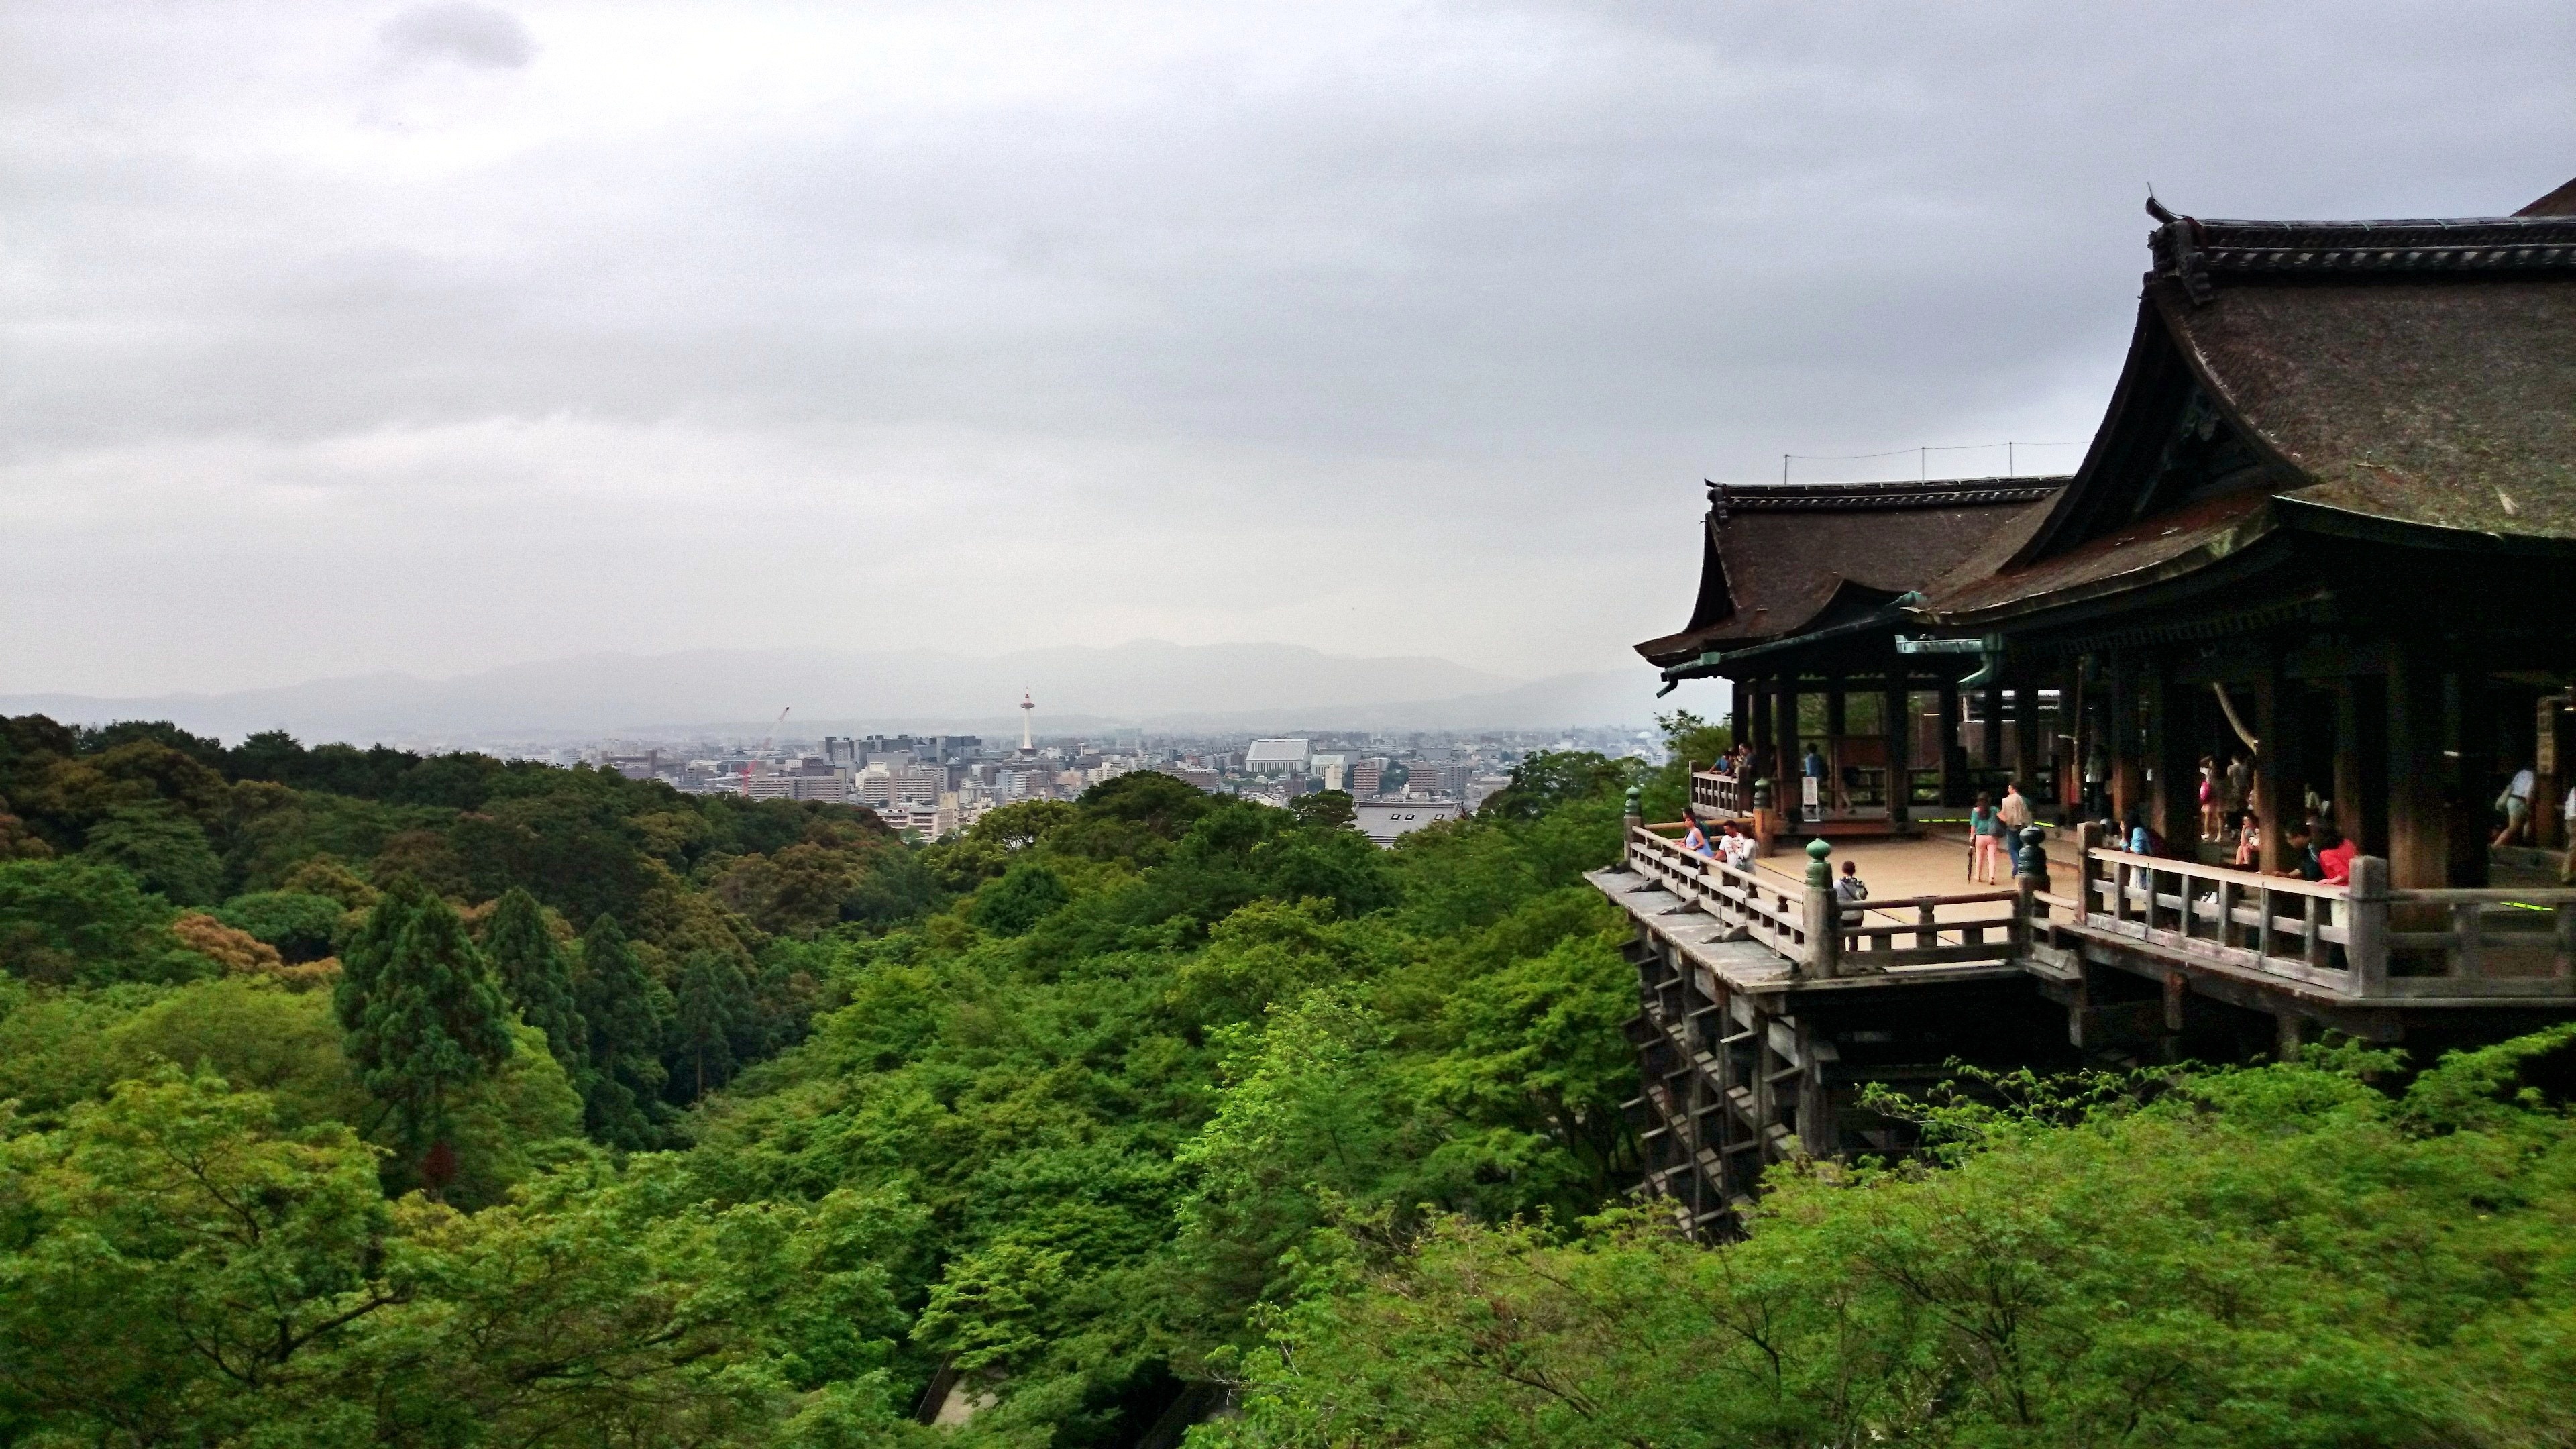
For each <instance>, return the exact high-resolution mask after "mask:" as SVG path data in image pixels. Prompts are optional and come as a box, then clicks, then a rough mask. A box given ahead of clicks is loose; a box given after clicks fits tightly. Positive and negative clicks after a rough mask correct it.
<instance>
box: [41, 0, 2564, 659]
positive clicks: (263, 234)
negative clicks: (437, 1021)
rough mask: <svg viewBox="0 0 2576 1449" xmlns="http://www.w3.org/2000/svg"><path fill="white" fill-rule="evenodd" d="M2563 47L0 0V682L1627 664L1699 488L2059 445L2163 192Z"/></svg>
mask: <svg viewBox="0 0 2576 1449" xmlns="http://www.w3.org/2000/svg"><path fill="white" fill-rule="evenodd" d="M2571 61H2576V7H2570V6H2569V5H2567V4H2566V3H2564V0H2530V3H2476V0H2467V3H2463V0H2443V3H2438V4H2436V3H2424V4H2408V5H2394V4H2371V3H2349V0H2347V3H2333V4H2327V3H2309V4H2296V5H2289V4H2280V5H2258V4H2246V3H2242V0H2220V3H2177V0H2156V3H2152V4H2134V5H2114V4H2104V3H2086V4H2081V5H2068V4H2064V3H2062V0H2055V3H2034V4H2028V5H2012V4H1978V5H1969V6H1961V5H1933V4H1918V5H1909V6H1893V5H1869V4H1844V3H1833V4H1817V3H1813V0H1799V3H1788V4H1739V3H1696V4H1634V5H1594V6H1578V5H1562V6H1559V5H1547V4H1508V3H1497V0H1486V3H1478V4H1462V5H1440V4H1407V3H1396V0H1379V3H1366V4H1336V3H1330V0H1301V3H1294V4H1277V3H1272V4H1260V5H1244V6H1235V5H1226V4H1218V3H1211V0H1177V3H1170V4H1122V3H1112V0H1085V3H1080V4H1070V3H1056V4H1047V5H1019V4H979V3H970V0H938V3H926V4H918V5H911V4H865V3H855V0H841V3H830V4H815V5H810V6H793V5H761V4H750V3H741V0H734V3H726V4H721V5H718V4H705V5H677V4H656V3H650V0H616V3H614V4H602V5H595V6H581V5H556V4H545V3H510V4H505V5H484V4H466V3H441V4H429V5H417V6H410V7H406V6H403V5H400V4H383V5H373V4H363V3H346V0H332V3H324V0H310V3H302V4H269V5H257V4H249V3H243V0H226V3H216V4H190V3H184V0H154V3H148V4H130V5H129V4H118V3H114V0H74V3H62V4H48V3H42V0H12V3H9V4H8V5H6V6H5V8H0V166H5V170H0V194H5V208H0V326H5V334H0V348H5V352H0V388H5V412H4V413H0V432H5V445H0V692H21V691H29V690H40V689H61V690H78V691H88V692H99V693H141V692H158V691H162V690H169V689H222V688H234V687H241V686H248V685H256V684H268V683H281V682H288V681H293V680H299V679H305V678H311V677H315V676H320V675H328V674H339V673H350V672H357V671H362V670H370V669H385V668H392V669H405V670H411V671H415V672H421V673H427V674H446V673H452V672H457V671H462V670H469V669H475V668H480V667H485V666H490V665H497V664H503V663H508V662H514V661H521V660H530V659H541V658H547V657H551V656H555V655H560V654H566V653H572V652H576V651H581V650H590V649H622V650H633V651H646V652H649V651H662V650H672V649H682V648H699V647H708V646H723V645H751V646H758V645H781V644H792V645H815V644H826V645H829V644H846V645H852V646H858V647H887V646H898V645H922V644H929V645H946V646H950V647H954V648H957V649H959V650H961V651H967V652H985V651H1000V650H1004V649H1010V648H1019V647H1026V646H1034V645H1046V644H1056V643H1102V644H1108V643H1116V642H1120V641H1123V640H1126V639H1131V638H1138V637H1156V638H1164V639H1172V640H1178V641H1182V642H1187V643H1203V642H1217V641H1228V640H1280V641H1287V642H1293V643H1303V644H1312V645H1315V646H1317V647H1321V648H1325V649H1329V650H1335V651H1340V652H1349V653H1360V654H1410V653H1427V654H1438V655H1445V656H1447V657H1449V658H1453V659H1456V660H1458V661H1460V662H1463V663H1467V664H1470V665H1475V666H1478V667H1482V668H1486V669H1491V670H1496V671H1499V672H1502V673H1506V674H1511V675H1519V676H1535V675H1541V674H1547V673H1553V672H1557V671H1561V670H1572V669H1595V668H1606V667H1619V666H1620V665H1622V664H1623V663H1633V656H1632V655H1629V654H1628V653H1627V646H1628V645H1629V644H1630V643H1631V642H1633V641H1634V640H1636V639H1638V638H1640V637H1644V636H1647V635H1651V634H1656V633H1661V632H1665V631H1667V630H1669V629H1671V628H1674V627H1677V626H1678V625H1679V624H1680V623H1681V622H1682V617H1683V615H1684V614H1685V613H1686V612H1687V608H1688V601H1689V595H1690V591H1691V588H1692V585H1693V582H1694V573H1695V570H1696V568H1697V552H1696V550H1697V543H1696V539H1695V536H1694V534H1693V531H1692V530H1693V527H1694V522H1695V520H1696V518H1697V516H1698V514H1699V512H1700V509H1701V507H1702V490H1701V488H1700V486H1699V484H1700V479H1701V478H1703V477H1721V478H1737V479H1745V480H1756V481H1758V480H1763V479H1773V478H1777V477H1778V476H1779V468H1780V454H1782V453H1783V452H1797V453H1810V454H1835V453H1862V452H1870V451H1875V450H1880V449H1898V448H1911V447H1914V446H1916V445H1918V444H1931V445H1956V444H1981V443H1987V442H1994V441H2001V440H2004V439H2008V438H2009V439H2017V440H2020V441H2022V442H2024V443H2025V444H2029V445H2034V446H2025V447H2024V448H2022V449H2020V450H2019V462H2020V463H2021V465H2022V467H2023V469H2024V470H2025V471H2032V470H2044V469H2048V468H2065V467H2070V466H2072V464H2073V463H2074V461H2075V460H2076V459H2077V457H2078V456H2080V451H2081V450H2080V447H2063V446H2061V447H2055V448H2049V447H2041V446H2035V445H2038V444H2046V443H2060V444H2063V443H2070V442H2072V443H2080V442H2081V441H2082V440H2084V439H2086V438H2088V437H2089V436H2090V434H2091V431H2092V428H2093V425H2094V423H2095V422H2096V421H2097V419H2098V417H2099V415H2100V411H2101V408H2102V405H2103V403H2104V401H2105V399H2106V396H2107V393H2108V390H2109V386H2110V383H2111V380H2112V378H2113V376H2114V374H2115V371H2116V368H2117V365H2118V361H2119V356H2120V351H2121V348H2122V346H2123V345H2124V343H2125V341H2126V338H2127V333H2128V328H2129V324H2130V321H2131V317H2132V315H2133V308H2134V305H2135V297H2136V290H2137V279H2138V274H2139V273H2140V271H2141V270H2142V269H2143V267H2144V265H2145V262H2146V253H2145V247H2144V240H2145V234H2146V231H2147V228H2148V226H2149V225H2150V223H2149V222H2148V220H2147V218H2146V217H2145V215H2144V214H2143V213H2142V212H2141V210H2140V200H2141V198H2142V197H2143V195H2144V193H2145V190H2146V187H2147V185H2148V184H2149V183H2150V182H2152V183H2153V184H2154V185H2155V187H2156V188H2157V191H2158V193H2159V195H2161V196H2162V197H2163V198H2164V199H2165V200H2166V201H2167V202H2168V203H2169V204H2171V205H2172V206H2174V207H2175V208H2176V209H2178V210H2183V211H2188V212H2196V213H2198V214H2201V215H2206V216H2289V217H2317V216H2323V217H2356V216H2421V215H2444V216H2456V215H2492V214H2497V213H2502V212H2507V211H2510V210H2512V209H2514V208H2515V207H2517V206H2520V205H2522V204H2523V203H2525V202H2527V201H2529V200H2530V199H2532V198H2533V197H2535V196H2538V195H2539V194H2541V193H2542V192H2544V191H2546V190H2548V189H2549V188H2550V187H2552V186H2554V185H2556V184H2557V183H2559V182H2561V181H2564V180H2566V179H2568V177H2569V176H2570V175H2571V174H2576V83H2571V81H2570V79H2569V77H2570V76H2571V75H2576V64H2571ZM1932 456H1933V466H1934V469H1935V471H1936V472H1949V473H1953V474H1967V473H1979V472H1989V471H1991V472H2000V471H2002V470H2003V463H2004V458H2003V454H2002V451H2001V450H2000V449H1998V450H1995V451H1993V452H1988V453H1977V452H1954V453H1949V454H1938V453H1936V454H1934V455H1932ZM1832 469H1839V470H1840V471H1839V472H1834V471H1828V470H1832ZM1913 471H1914V460H1913V459H1912V458H1911V457H1908V458H1904V459H1886V460H1881V461H1878V462H1858V463H1842V464H1825V463H1817V464H1812V465H1800V468H1799V471H1798V472H1797V474H1796V475H1795V476H1797V477H1802V478H1811V479H1824V478H1829V477H1837V476H1839V477H1864V476H1911V474H1912V473H1913Z"/></svg>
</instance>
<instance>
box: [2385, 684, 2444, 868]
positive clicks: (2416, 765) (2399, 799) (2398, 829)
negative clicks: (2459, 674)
mask: <svg viewBox="0 0 2576 1449" xmlns="http://www.w3.org/2000/svg"><path fill="white" fill-rule="evenodd" d="M2385 692H2386V695H2387V705H2388V883H2389V885H2390V886H2392V887H2394V888H2396V889H2398V890H2423V889H2428V888H2437V887H2440V886H2442V885H2444V884H2445V883H2446V881H2447V877H2448V875H2449V866H2448V862H2447V852H2448V849H2449V847H2448V845H2447V844H2446V842H2445V840H2444V838H2443V822H2444V816H2445V813H2446V812H2445V811H2444V809H2443V805H2442V795H2443V789H2442V785H2443V775H2444V773H2445V771H2444V768H2443V767H2444V764H2445V761H2444V759H2443V755H2442V749H2443V745H2442V679H2441V673H2440V670H2439V669H2438V667H2437V666H2436V665H2435V663H2434V661H2433V658H2432V655H2431V653H2430V651H2428V650H2425V649H2423V648H2421V647H2414V648H2408V649H2404V650H2402V651H2400V653H2399V655H2398V657H2397V658H2396V659H2395V660H2394V661H2393V662H2392V663H2391V665H2390V667H2389V671H2388V682H2387V685H2386V690H2385Z"/></svg>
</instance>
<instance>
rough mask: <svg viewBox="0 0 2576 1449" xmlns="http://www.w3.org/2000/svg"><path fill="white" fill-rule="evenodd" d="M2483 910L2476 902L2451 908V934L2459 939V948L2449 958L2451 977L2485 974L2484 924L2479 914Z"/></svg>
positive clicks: (2463, 903)
mask: <svg viewBox="0 0 2576 1449" xmlns="http://www.w3.org/2000/svg"><path fill="white" fill-rule="evenodd" d="M2484 909H2485V908H2484V907H2483V906H2481V905H2479V904H2478V903H2477V902H2476V901H2462V902H2460V903H2458V904H2456V905H2454V906H2452V907H2451V934H2452V935H2454V936H2456V937H2458V938H2459V943H2460V944H2459V948H2458V951H2457V953H2456V954H2455V955H2453V956H2452V957H2451V969H2450V970H2449V972H2448V973H2447V974H2449V975H2452V976H2484V975H2486V974H2487V958H2486V922H2485V920H2484V919H2483V918H2482V917H2481V915H2480V914H2479V913H2480V912H2481V911H2483V910H2484Z"/></svg>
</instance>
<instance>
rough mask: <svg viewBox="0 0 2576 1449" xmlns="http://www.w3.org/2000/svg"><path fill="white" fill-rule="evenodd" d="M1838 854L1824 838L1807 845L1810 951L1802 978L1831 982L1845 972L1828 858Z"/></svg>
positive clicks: (1801, 963)
mask: <svg viewBox="0 0 2576 1449" xmlns="http://www.w3.org/2000/svg"><path fill="white" fill-rule="evenodd" d="M1833 853H1834V847H1833V845H1832V844H1831V843H1830V842H1828V841H1827V840H1826V839H1825V838H1824V837H1823V836H1821V835H1820V836H1817V837H1816V838H1815V839H1813V840H1810V841H1808V842H1807V890H1806V900H1805V901H1804V902H1802V903H1801V904H1802V905H1803V907H1804V912H1805V920H1806V928H1807V949H1806V951H1805V953H1804V954H1803V956H1802V957H1801V959H1800V960H1799V962H1798V970H1799V973H1800V974H1801V975H1804V976H1808V977H1811V978H1816V979H1821V980H1831V979H1832V978H1834V977H1835V976H1837V975H1840V974H1841V972H1842V961H1843V930H1842V920H1841V912H1840V911H1839V910H1837V909H1836V902H1835V900H1834V868H1833V866H1832V865H1831V864H1830V863H1828V862H1827V861H1826V859H1825V857H1827V856H1829V855H1832V854H1833Z"/></svg>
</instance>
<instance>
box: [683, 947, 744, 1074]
mask: <svg viewBox="0 0 2576 1449" xmlns="http://www.w3.org/2000/svg"><path fill="white" fill-rule="evenodd" d="M675 994H676V995H677V997H678V998H679V1000H678V1003H677V1009H676V1010H675V1011H674V1012H673V1013H672V1023H671V1028H672V1030H671V1036H672V1043H671V1045H672V1049H673V1053H674V1057H675V1059H676V1061H677V1062H678V1063H679V1064H681V1065H683V1066H685V1067H686V1068H687V1069H688V1070H689V1071H690V1072H691V1073H692V1074H693V1077H694V1081H695V1090H694V1092H693V1094H692V1096H693V1098H694V1097H703V1096H705V1095H706V1094H707V1089H708V1088H709V1087H720V1086H722V1085H724V1083H725V1080H726V1078H728V1077H730V1076H732V1075H733V1064H734V1054H733V1039H734V1038H735V1037H736V1036H738V1035H740V1034H742V1033H743V1032H745V1031H747V1030H749V1029H750V1028H751V1027H752V1025H753V1021H752V1014H753V1006H752V999H751V983H750V982H749V981H746V980H744V979H743V974H742V968H741V967H739V966H736V965H735V964H734V963H733V962H731V961H729V960H727V959H726V958H725V957H724V956H723V955H721V954H719V953H717V952H714V951H692V952H690V953H689V958H688V960H687V961H686V962H685V963H683V964H682V965H681V967H680V989H679V991H678V992H677V993H675Z"/></svg>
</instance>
